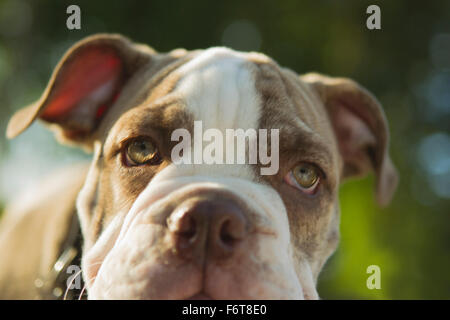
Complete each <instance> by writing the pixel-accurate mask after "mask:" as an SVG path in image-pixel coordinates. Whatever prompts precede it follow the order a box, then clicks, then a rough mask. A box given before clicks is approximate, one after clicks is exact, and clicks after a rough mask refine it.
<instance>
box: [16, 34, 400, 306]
mask: <svg viewBox="0 0 450 320" xmlns="http://www.w3.org/2000/svg"><path fill="white" fill-rule="evenodd" d="M36 118H39V119H41V120H43V121H44V122H46V123H48V124H49V125H50V126H51V127H53V128H55V129H56V131H57V136H58V138H59V139H60V140H61V141H64V142H70V143H75V144H78V145H80V146H82V147H83V148H85V149H88V150H92V151H93V161H92V165H91V167H90V171H89V173H88V176H87V179H86V182H85V185H84V187H83V189H82V190H81V192H80V195H79V197H78V202H77V209H78V214H79V219H80V222H81V227H82V232H83V235H84V239H85V244H84V253H83V266H82V267H83V271H84V277H85V280H86V283H87V287H88V293H89V296H90V297H91V298H113V299H114V298H125V299H127V298H129V299H134V298H150V299H187V298H193V297H194V298H200V297H209V298H214V299H229V298H233V299H299V298H300V299H301V298H307V299H314V298H317V297H318V295H317V292H316V289H315V284H316V280H317V277H318V274H319V272H320V270H321V268H322V266H323V264H324V263H325V261H326V260H327V258H328V257H329V256H330V255H331V254H332V253H333V251H334V250H335V249H336V246H337V243H338V239H339V230H338V229H339V204H338V187H339V184H340V183H341V182H342V181H343V180H344V179H346V178H348V177H352V176H363V175H365V174H367V173H368V172H370V171H374V172H375V174H376V198H377V200H378V202H379V203H380V204H386V203H387V202H389V200H390V198H391V195H392V193H393V191H394V189H395V187H396V181H397V179H396V173H395V169H394V167H393V165H392V163H391V161H390V158H389V155H388V140H389V138H388V129H387V123H386V119H385V116H384V114H383V111H382V108H381V106H380V104H379V103H378V102H377V100H376V99H375V98H374V97H373V96H372V95H371V94H370V93H369V92H368V91H366V90H365V89H364V88H362V87H360V86H359V85H358V84H357V83H355V82H353V81H352V80H349V79H345V78H331V77H327V76H323V75H319V74H307V75H304V76H298V75H296V74H295V73H294V72H292V71H290V70H288V69H285V68H282V67H280V66H279V65H278V64H277V63H276V62H274V61H273V60H271V59H270V58H268V57H266V56H264V55H262V54H258V53H241V52H236V51H233V50H230V49H226V48H211V49H208V50H198V51H185V50H181V49H179V50H174V51H171V52H169V53H157V52H155V51H154V50H153V49H151V48H149V47H147V46H144V45H137V44H133V43H131V42H130V41H129V40H127V39H126V38H123V37H122V36H118V35H96V36H93V37H89V38H87V39H85V40H83V41H81V42H79V43H77V44H76V45H75V46H74V47H72V48H71V49H70V50H69V51H68V52H67V53H66V54H65V56H64V57H63V58H62V59H61V61H60V62H59V64H58V66H57V67H56V69H55V71H54V73H53V75H52V77H51V80H50V82H49V84H48V86H47V89H46V90H45V92H44V94H43V95H42V97H41V98H40V100H39V101H37V102H36V103H34V104H32V105H30V106H29V107H27V108H24V109H22V110H20V111H18V112H17V113H16V114H15V115H14V117H13V118H12V119H11V121H10V123H9V126H8V131H7V134H8V136H9V137H14V136H16V135H18V134H19V133H20V132H22V131H23V130H25V129H26V128H27V127H28V126H29V125H30V124H31V123H32V122H33V121H34V120H35V119H36ZM231 129H242V130H240V131H239V130H235V131H232V130H231ZM261 129H263V130H261ZM264 129H266V131H265V130H264ZM277 130H278V131H277ZM240 133H241V134H242V135H241V136H240V137H241V138H242V136H244V138H243V140H242V141H243V142H244V148H243V149H239V145H238V142H237V140H238V139H239V134H240ZM235 136H237V137H235ZM242 141H241V142H242ZM202 143H203V145H202ZM242 152H244V155H242ZM174 157H175V158H177V159H176V160H175V159H174ZM180 159H181V160H186V161H180ZM228 160H230V161H228ZM221 162H223V163H222V164H220V163H221Z"/></svg>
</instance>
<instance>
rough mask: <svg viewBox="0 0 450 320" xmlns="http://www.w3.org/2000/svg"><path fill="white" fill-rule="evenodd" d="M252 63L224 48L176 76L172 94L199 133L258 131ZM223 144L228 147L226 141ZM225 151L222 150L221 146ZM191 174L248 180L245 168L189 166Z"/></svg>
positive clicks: (203, 56) (210, 51)
mask: <svg viewBox="0 0 450 320" xmlns="http://www.w3.org/2000/svg"><path fill="white" fill-rule="evenodd" d="M251 68H252V63H251V62H249V61H248V59H247V57H246V55H245V54H244V53H240V52H236V51H233V50H231V49H227V48H211V49H208V50H205V51H204V52H202V53H201V54H200V55H199V56H197V57H196V58H194V59H193V60H191V61H189V62H188V63H186V64H185V65H183V66H182V67H181V68H180V69H178V70H177V71H176V72H177V73H179V74H180V80H179V82H178V84H177V86H176V88H175V90H174V93H175V94H177V95H179V96H180V97H182V98H183V100H184V101H185V103H186V106H187V108H188V111H189V112H191V113H192V114H193V116H194V120H200V121H202V124H203V130H207V129H210V128H214V129H218V130H220V131H221V132H222V134H223V135H224V136H225V130H226V129H244V130H246V129H250V128H252V129H255V130H256V129H258V126H259V117H260V114H261V99H260V97H259V95H258V93H257V90H256V88H255V79H254V74H252V70H251ZM226 144H227V145H228V144H230V141H227V142H226ZM224 147H226V146H224ZM193 169H194V171H195V173H203V174H205V173H209V174H213V173H214V172H216V173H217V172H218V170H220V171H219V172H220V173H221V174H227V175H235V176H240V177H242V176H243V175H244V176H245V177H248V178H250V177H252V176H253V173H252V172H251V170H250V167H249V166H248V165H244V166H243V165H232V166H230V165H221V166H208V165H206V166H198V165H195V166H193Z"/></svg>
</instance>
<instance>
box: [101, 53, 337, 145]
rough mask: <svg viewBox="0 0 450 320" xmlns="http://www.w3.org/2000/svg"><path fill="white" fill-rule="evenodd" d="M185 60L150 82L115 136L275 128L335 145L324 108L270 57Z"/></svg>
mask: <svg viewBox="0 0 450 320" xmlns="http://www.w3.org/2000/svg"><path fill="white" fill-rule="evenodd" d="M180 59H181V60H182V61H181V62H178V64H177V66H176V67H175V68H171V67H169V69H170V71H169V72H167V71H164V70H163V71H162V73H163V74H164V76H163V77H162V79H158V81H157V84H154V82H155V81H154V80H153V79H147V81H148V83H149V84H150V85H149V87H148V88H146V90H147V91H146V92H147V96H146V98H145V99H143V101H141V102H140V104H139V105H138V106H137V107H136V106H133V107H132V108H131V109H130V110H128V112H126V113H125V114H124V115H122V116H121V118H120V119H119V120H118V121H117V123H116V125H115V126H114V128H113V132H111V133H110V136H111V135H113V136H117V135H120V134H122V135H129V134H137V132H135V131H139V130H141V129H143V128H145V127H148V126H153V127H156V128H158V129H161V130H162V131H166V133H167V134H169V135H170V132H172V131H173V130H175V129H177V128H180V127H182V128H187V129H189V130H192V128H193V122H194V121H201V122H202V125H203V129H208V128H215V129H219V130H221V131H224V130H226V129H244V130H246V129H259V128H266V129H270V128H275V129H280V134H283V135H288V136H289V138H290V140H291V141H297V140H299V139H300V140H301V139H309V140H311V139H313V140H314V139H316V140H317V139H319V140H320V139H322V140H323V141H322V142H323V143H322V144H324V145H327V144H331V145H332V144H333V142H334V141H333V137H332V134H331V127H330V125H329V123H328V121H327V115H326V112H325V110H324V107H323V105H322V103H321V102H320V101H319V100H318V99H317V97H316V96H315V95H314V94H313V92H312V90H311V89H310V88H309V87H308V85H307V84H305V83H302V82H301V80H300V79H299V77H298V76H297V75H296V74H295V73H293V72H291V71H289V70H287V69H283V68H281V67H279V66H278V65H277V64H276V63H275V62H274V61H273V60H272V59H270V58H268V57H267V56H265V55H263V54H260V53H243V52H237V51H234V50H231V49H228V48H211V49H207V50H203V51H196V52H192V53H188V54H187V55H186V56H185V57H183V58H180ZM153 77H157V76H154V75H153ZM130 124H131V125H130ZM119 131H121V132H119ZM297 138H298V139H297ZM280 140H283V138H282V137H280Z"/></svg>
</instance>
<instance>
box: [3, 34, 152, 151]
mask: <svg viewBox="0 0 450 320" xmlns="http://www.w3.org/2000/svg"><path fill="white" fill-rule="evenodd" d="M153 53H154V52H153V50H152V49H150V48H149V47H144V46H141V45H135V44H133V43H132V42H131V41H129V40H128V39H127V38H125V37H123V36H120V35H115V34H98V35H94V36H90V37H88V38H85V39H84V40H81V41H79V42H78V43H76V44H75V45H74V46H72V47H71V48H70V49H69V50H68V51H67V52H66V53H65V55H64V56H63V57H62V59H61V60H60V61H59V63H58V65H57V66H56V68H55V70H54V71H53V74H52V76H51V78H50V81H49V83H48V85H47V88H46V89H45V91H44V93H43V94H42V96H41V98H40V99H39V100H38V101H36V102H35V103H33V104H31V105H29V106H27V107H25V108H23V109H21V110H19V111H17V112H16V113H15V114H14V116H13V117H12V118H11V120H10V121H9V124H8V128H7V131H6V135H7V137H8V138H14V137H16V136H17V135H19V134H20V133H22V132H23V131H24V130H25V129H26V128H28V127H29V126H30V125H31V124H32V123H33V121H34V120H35V119H36V118H39V119H41V120H43V121H45V122H46V123H48V124H50V125H51V127H54V128H56V130H57V138H58V140H61V141H63V142H70V143H75V144H81V145H83V146H84V147H87V148H88V149H89V145H90V144H91V143H92V141H89V140H90V138H91V135H92V133H93V132H94V131H95V129H96V127H97V126H98V124H99V122H100V120H101V119H102V117H103V116H104V115H105V113H106V112H107V111H108V108H109V107H110V106H111V105H112V104H113V103H114V101H115V99H117V97H118V96H119V95H120V93H121V89H122V88H123V87H124V85H125V84H126V82H127V81H128V79H130V77H131V76H132V75H133V73H134V72H136V71H137V70H138V69H139V68H140V67H141V66H142V65H143V64H145V63H148V61H149V60H150V59H151V56H152V54H153Z"/></svg>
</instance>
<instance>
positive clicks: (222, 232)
mask: <svg viewBox="0 0 450 320" xmlns="http://www.w3.org/2000/svg"><path fill="white" fill-rule="evenodd" d="M168 227H169V230H170V231H171V234H172V236H173V238H172V239H173V241H174V246H175V248H176V251H177V253H179V254H180V255H181V256H183V257H185V258H189V259H201V257H203V256H205V255H206V256H207V258H208V259H210V258H212V259H222V258H228V257H230V256H232V255H233V253H235V252H236V251H237V248H238V247H240V245H241V242H242V241H243V240H244V239H245V237H246V235H247V231H248V226H247V219H246V217H245V215H244V213H243V210H242V209H241V208H240V207H239V205H238V204H236V203H234V202H233V201H230V200H220V199H218V200H208V199H204V200H192V201H189V200H188V201H186V202H184V203H182V204H181V205H180V206H178V207H177V208H176V209H175V210H174V211H173V213H172V214H171V216H170V217H169V219H168Z"/></svg>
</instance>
